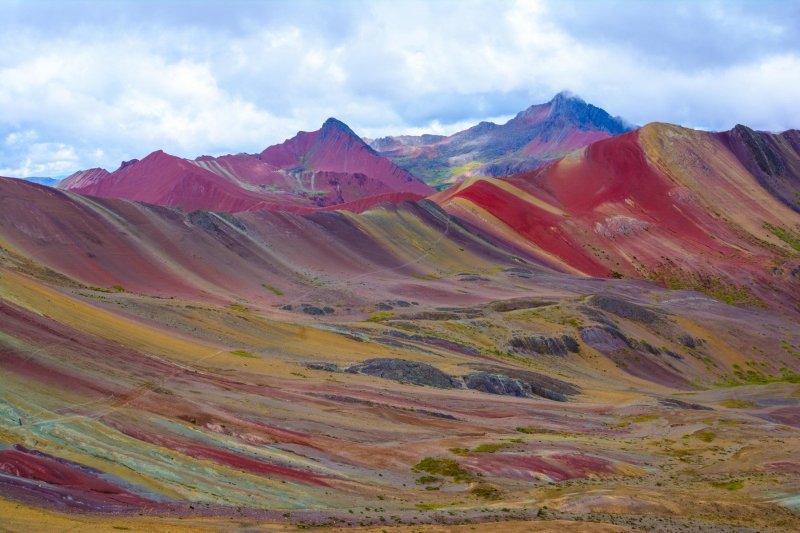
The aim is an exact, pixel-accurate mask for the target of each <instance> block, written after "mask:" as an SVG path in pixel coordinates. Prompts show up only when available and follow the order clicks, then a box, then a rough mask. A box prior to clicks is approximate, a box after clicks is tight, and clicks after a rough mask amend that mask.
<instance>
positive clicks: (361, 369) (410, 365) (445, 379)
mask: <svg viewBox="0 0 800 533" xmlns="http://www.w3.org/2000/svg"><path fill="white" fill-rule="evenodd" d="M346 372H348V373H350V374H366V375H368V376H375V377H379V378H383V379H390V380H392V381H399V382H401V383H411V384H413V385H427V386H429V387H436V388H439V389H451V388H454V387H458V381H457V380H455V379H453V378H451V377H450V376H448V375H447V374H445V373H444V372H442V371H441V370H439V369H438V368H436V367H434V366H431V365H429V364H427V363H421V362H419V361H406V360H404V359H393V358H377V359H367V360H366V361H364V362H363V363H358V364H356V365H353V366H351V367H349V368H348V369H347V370H346Z"/></svg>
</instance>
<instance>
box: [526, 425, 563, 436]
mask: <svg viewBox="0 0 800 533" xmlns="http://www.w3.org/2000/svg"><path fill="white" fill-rule="evenodd" d="M516 431H517V432H518V433H525V434H526V435H552V434H558V433H560V432H559V431H555V430H553V429H544V428H537V427H533V426H526V427H518V428H517V430H516Z"/></svg>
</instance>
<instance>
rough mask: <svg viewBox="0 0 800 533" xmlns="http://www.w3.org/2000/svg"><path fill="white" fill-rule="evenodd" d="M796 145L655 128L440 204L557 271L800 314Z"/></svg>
mask: <svg viewBox="0 0 800 533" xmlns="http://www.w3.org/2000/svg"><path fill="white" fill-rule="evenodd" d="M798 198H800V143H798V132H797V131H796V130H792V131H788V132H784V133H782V134H769V133H763V132H755V131H753V130H750V129H749V128H746V127H744V126H737V127H736V128H734V129H733V130H731V131H729V132H724V133H709V132H702V131H695V130H689V129H686V128H681V127H678V126H672V125H668V124H650V125H647V126H645V127H643V128H641V129H639V130H635V131H632V132H629V133H626V134H623V135H620V136H617V137H614V138H610V139H605V140H602V141H598V142H595V143H593V144H591V145H589V146H587V147H585V148H583V149H581V150H578V151H575V152H572V153H570V154H569V155H567V156H565V157H563V158H562V159H559V160H557V161H555V162H552V163H550V164H548V165H546V166H544V167H542V168H540V169H537V170H534V171H533V172H529V173H523V174H517V175H513V176H508V177H505V178H502V179H493V178H473V179H470V180H466V181H464V182H462V183H460V184H458V185H457V186H455V187H453V188H451V189H448V190H446V191H444V192H441V193H439V194H438V195H436V196H435V197H433V199H435V200H436V201H437V202H438V203H439V204H440V205H441V206H443V207H444V208H445V209H446V210H447V211H448V212H449V213H451V214H453V215H457V216H459V217H460V218H462V219H465V220H469V221H471V222H472V223H473V224H475V225H476V226H478V227H480V228H484V229H485V230H486V231H491V232H494V233H502V234H508V235H512V236H513V238H515V239H519V240H520V241H521V242H524V243H526V245H530V246H532V247H533V248H534V249H535V250H536V251H537V253H539V254H540V257H541V260H542V261H543V262H546V263H548V264H550V265H552V266H554V267H555V268H559V269H563V270H567V271H573V272H576V273H580V274H584V275H589V276H597V277H625V278H632V279H646V280H651V281H655V282H658V283H660V284H662V285H664V286H667V287H670V288H675V289H693V290H698V291H701V292H705V293H707V294H711V295H713V296H715V297H718V298H721V299H723V300H725V301H729V302H738V303H750V304H752V303H755V304H764V305H766V304H767V303H770V304H776V305H779V306H781V307H784V308H786V309H787V310H789V311H793V312H797V311H798V310H800V308H798V306H797V302H798V301H800V214H798V206H799V205H800V204H799V203H798Z"/></svg>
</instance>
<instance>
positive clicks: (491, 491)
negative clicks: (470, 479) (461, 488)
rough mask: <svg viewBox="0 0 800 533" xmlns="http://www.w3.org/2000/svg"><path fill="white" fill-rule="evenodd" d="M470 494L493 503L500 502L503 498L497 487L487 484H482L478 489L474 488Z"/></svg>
mask: <svg viewBox="0 0 800 533" xmlns="http://www.w3.org/2000/svg"><path fill="white" fill-rule="evenodd" d="M470 493H472V495H473V496H476V497H478V498H481V499H483V500H491V501H496V500H499V499H500V497H501V496H502V493H501V492H500V491H499V490H497V489H496V488H495V487H493V486H491V485H485V484H480V485H478V486H477V487H474V488H473V489H472V490H471V491H470Z"/></svg>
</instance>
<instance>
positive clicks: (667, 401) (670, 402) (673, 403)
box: [658, 398, 713, 411]
mask: <svg viewBox="0 0 800 533" xmlns="http://www.w3.org/2000/svg"><path fill="white" fill-rule="evenodd" d="M658 403H659V404H661V405H663V406H664V407H671V408H674V409H690V410H693V411H713V409H712V408H711V407H706V406H705V405H700V404H697V403H689V402H684V401H683V400H677V399H675V398H661V399H660V400H658Z"/></svg>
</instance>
